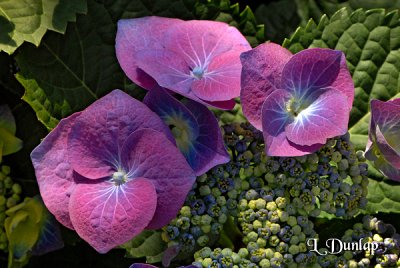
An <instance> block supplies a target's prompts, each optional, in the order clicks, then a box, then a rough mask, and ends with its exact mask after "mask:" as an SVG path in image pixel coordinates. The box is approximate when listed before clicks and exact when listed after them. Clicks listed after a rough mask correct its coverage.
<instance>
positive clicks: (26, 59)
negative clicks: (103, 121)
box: [16, 2, 128, 129]
mask: <svg viewBox="0 0 400 268" xmlns="http://www.w3.org/2000/svg"><path fill="white" fill-rule="evenodd" d="M88 8H89V12H88V15H87V16H79V17H78V19H77V23H76V24H70V25H69V26H68V29H67V32H66V34H65V36H63V35H59V34H56V33H49V34H48V35H46V37H45V38H44V39H43V40H42V44H41V46H40V47H39V48H35V47H34V46H32V45H31V46H26V47H24V49H22V50H21V51H20V53H18V55H17V57H16V59H17V63H18V65H19V67H20V69H21V71H20V73H18V74H17V76H16V77H17V79H18V81H19V82H20V83H21V84H22V85H23V86H24V87H25V90H26V91H25V94H24V96H23V99H24V100H25V101H26V102H28V103H29V105H31V106H32V108H33V109H34V110H35V112H36V114H37V117H38V118H39V120H40V121H41V122H42V123H43V124H44V125H45V126H46V127H47V128H49V129H52V128H54V127H55V126H56V124H57V123H58V121H59V120H60V119H61V118H64V117H66V116H68V115H70V114H71V113H73V112H76V111H80V110H83V109H84V108H85V107H86V106H88V105H89V104H90V103H92V102H93V101H95V100H96V99H97V98H99V97H102V96H103V95H105V94H107V93H108V92H110V91H111V90H113V89H115V88H121V89H127V88H128V86H127V85H126V82H127V79H126V77H125V75H124V74H123V72H122V70H121V69H120V67H119V64H118V62H117V59H116V57H115V51H114V38H115V33H116V26H115V24H114V23H113V21H112V20H111V18H110V17H109V14H108V12H107V11H106V10H105V8H104V6H103V5H101V4H97V3H94V2H90V4H89V7H88Z"/></svg>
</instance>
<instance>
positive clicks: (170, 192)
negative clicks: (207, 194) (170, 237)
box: [121, 129, 196, 229]
mask: <svg viewBox="0 0 400 268" xmlns="http://www.w3.org/2000/svg"><path fill="white" fill-rule="evenodd" d="M121 156H122V164H123V168H124V169H125V170H127V171H128V176H133V177H144V178H147V179H149V180H150V181H151V182H152V183H153V184H154V186H155V189H156V191H157V198H158V199H157V209H156V212H155V214H154V217H153V219H152V220H151V222H150V223H149V225H148V227H147V228H149V229H158V228H161V227H162V226H164V225H166V224H167V223H168V222H169V221H171V220H172V219H173V218H174V217H175V216H176V214H177V213H178V211H179V209H180V208H181V207H182V205H183V203H184V201H185V198H186V195H187V193H188V192H189V191H190V189H191V187H192V185H193V183H194V181H195V179H196V177H195V175H194V173H193V170H192V169H191V168H190V166H189V165H188V163H187V162H186V160H185V158H184V156H183V155H182V154H181V153H180V151H179V150H178V148H176V147H175V145H174V144H172V143H171V142H170V141H169V140H168V139H166V138H165V136H164V135H163V134H161V133H160V132H157V131H155V130H152V129H141V130H137V131H135V132H134V133H132V134H131V135H130V136H129V138H128V139H127V140H126V142H125V144H124V145H123V147H122V154H121Z"/></svg>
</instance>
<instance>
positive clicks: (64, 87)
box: [16, 0, 258, 129]
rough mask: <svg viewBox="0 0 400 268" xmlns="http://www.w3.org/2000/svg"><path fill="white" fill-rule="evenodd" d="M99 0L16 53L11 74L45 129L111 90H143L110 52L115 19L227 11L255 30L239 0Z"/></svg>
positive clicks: (217, 16)
mask: <svg viewBox="0 0 400 268" xmlns="http://www.w3.org/2000/svg"><path fill="white" fill-rule="evenodd" d="M103 2H104V3H103V4H99V3H95V2H93V1H91V2H89V5H88V14H87V15H86V16H78V18H77V22H76V23H75V24H70V25H69V26H68V28H67V31H66V33H65V35H64V36H62V35H59V34H55V33H49V34H48V35H46V36H45V38H44V39H43V40H42V43H41V45H40V47H39V48H36V47H34V46H32V45H30V46H25V47H23V49H21V50H20V51H19V53H18V55H17V56H16V60H17V63H18V66H19V67H20V69H21V71H20V72H19V73H18V74H17V75H16V78H17V79H18V81H19V82H20V83H21V84H22V85H23V86H24V88H25V94H24V96H23V99H24V100H25V101H26V102H27V103H28V104H29V105H30V106H31V107H32V108H33V109H34V110H35V112H36V114H37V117H38V119H39V121H40V122H42V123H43V124H44V125H45V126H46V127H47V128H48V129H52V128H54V127H55V126H56V125H57V123H58V121H59V120H60V119H62V118H64V117H67V116H68V115H70V114H72V113H73V112H77V111H81V110H83V109H84V108H86V107H87V106H88V105H89V104H91V103H92V102H93V101H95V100H96V99H97V98H100V97H102V96H104V95H105V94H107V93H108V92H110V91H111V90H113V89H116V88H119V89H122V90H125V91H128V93H131V95H134V97H137V98H139V99H140V98H142V97H143V95H144V94H145V91H144V90H139V89H138V87H137V86H135V85H134V84H132V82H131V81H130V80H129V79H128V78H127V77H126V76H125V74H124V73H123V72H122V70H121V69H120V66H119V64H118V61H117V59H116V57H115V49H114V39H115V35H116V29H117V28H116V21H117V20H118V19H119V18H125V17H138V16H145V15H163V16H172V15H174V16H179V17H183V18H200V17H201V18H208V19H210V18H214V19H219V20H223V19H226V20H229V18H222V17H221V16H222V14H225V13H223V12H222V10H224V12H225V11H229V12H232V15H231V18H232V20H231V21H230V23H231V24H235V23H236V24H237V26H238V27H239V28H240V27H241V28H242V30H243V31H246V33H248V34H252V35H255V34H256V33H255V32H254V31H255V30H256V29H258V28H257V27H256V26H254V23H255V19H254V15H252V13H251V11H250V10H249V9H245V10H244V11H242V12H239V7H238V5H233V6H231V5H230V4H229V1H217V0H216V1H201V2H199V3H198V4H195V5H194V6H193V4H194V3H195V1H193V0H174V1H164V0H158V1H150V0H148V1H144V0H135V1H128V0H118V1H105V0H104V1H103ZM203 2H204V3H203ZM201 3H202V4H201ZM170 7H175V8H170ZM171 12H176V13H171ZM235 18H237V20H236V19H235ZM252 26H254V27H252ZM253 38H254V37H253ZM257 40H258V39H257ZM253 41H254V40H253Z"/></svg>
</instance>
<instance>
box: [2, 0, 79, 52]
mask: <svg viewBox="0 0 400 268" xmlns="http://www.w3.org/2000/svg"><path fill="white" fill-rule="evenodd" d="M85 12H86V1H82V0H0V29H2V30H1V31H0V51H5V52H7V53H8V54H11V53H13V52H14V51H15V50H16V49H17V48H18V47H19V46H20V45H21V44H22V43H23V42H24V41H26V42H30V43H32V44H35V45H36V46H38V45H39V43H40V41H41V39H42V37H43V35H44V34H45V33H46V31H47V30H53V31H56V32H59V33H64V32H65V29H66V26H67V23H68V21H75V16H76V13H85Z"/></svg>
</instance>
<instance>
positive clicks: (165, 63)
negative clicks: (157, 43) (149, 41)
mask: <svg viewBox="0 0 400 268" xmlns="http://www.w3.org/2000/svg"><path fill="white" fill-rule="evenodd" d="M136 59H137V61H138V62H137V64H138V66H139V67H140V69H142V70H143V71H144V72H146V73H147V74H148V75H150V76H151V77H153V78H154V79H155V80H156V81H157V83H158V85H160V86H161V87H165V88H168V89H170V90H173V91H176V92H178V93H181V94H189V93H190V90H191V89H190V87H191V84H192V82H193V80H194V79H195V78H194V77H192V76H190V68H189V65H188V64H187V63H186V62H185V61H184V60H183V59H182V56H181V55H179V54H178V53H175V52H173V51H170V50H166V49H153V50H141V51H139V52H137V54H136Z"/></svg>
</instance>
